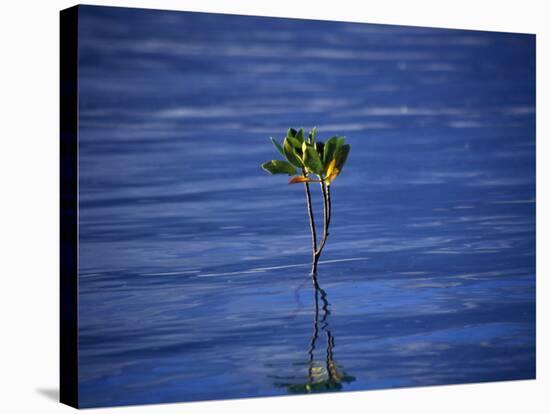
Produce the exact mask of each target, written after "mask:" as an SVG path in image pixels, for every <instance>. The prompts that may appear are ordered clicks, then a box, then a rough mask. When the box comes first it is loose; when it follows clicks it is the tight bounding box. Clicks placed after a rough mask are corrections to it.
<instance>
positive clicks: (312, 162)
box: [262, 128, 351, 276]
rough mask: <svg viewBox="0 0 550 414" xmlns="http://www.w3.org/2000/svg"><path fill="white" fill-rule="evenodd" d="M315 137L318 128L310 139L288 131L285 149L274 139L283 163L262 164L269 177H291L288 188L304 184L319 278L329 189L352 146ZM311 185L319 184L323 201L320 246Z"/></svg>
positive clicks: (314, 270) (329, 210) (329, 211)
mask: <svg viewBox="0 0 550 414" xmlns="http://www.w3.org/2000/svg"><path fill="white" fill-rule="evenodd" d="M316 135H317V131H316V128H313V129H312V130H311V131H309V134H308V136H307V137H306V136H305V133H304V130H303V129H300V130H296V129H294V128H289V129H288V131H287V133H286V137H285V138H284V139H283V143H282V145H281V144H280V143H279V142H278V141H277V140H276V139H274V138H271V141H272V142H273V145H275V148H277V151H279V153H280V154H281V155H282V156H283V157H284V160H271V161H267V162H265V163H263V164H262V168H263V169H264V170H266V171H267V172H269V173H270V174H288V175H290V176H292V178H291V179H290V181H289V184H298V183H303V184H304V188H305V192H306V209H307V214H308V216H309V226H310V230H311V247H312V252H313V253H312V265H311V275H312V276H315V275H316V274H317V263H318V262H319V257H320V256H321V252H322V251H323V248H324V247H325V244H326V242H327V238H328V235H329V232H328V230H329V226H330V218H331V214H332V205H331V200H330V186H331V184H332V182H333V181H334V179H335V178H336V177H337V176H338V175H339V174H340V173H341V172H342V168H344V164H345V163H346V160H347V158H348V154H349V151H350V148H351V147H350V145H349V144H346V143H345V138H344V137H340V136H333V137H331V138H329V139H328V140H327V141H326V142H322V141H316V140H315V137H316ZM310 183H319V185H320V187H321V194H322V197H323V235H322V237H321V239H320V241H319V242H317V230H316V227H315V218H314V214H313V208H312V204H311V191H310V188H309V184H310Z"/></svg>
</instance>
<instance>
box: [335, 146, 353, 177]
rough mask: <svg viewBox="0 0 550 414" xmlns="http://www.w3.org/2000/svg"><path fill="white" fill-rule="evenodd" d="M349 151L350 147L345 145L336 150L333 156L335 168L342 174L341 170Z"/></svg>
mask: <svg viewBox="0 0 550 414" xmlns="http://www.w3.org/2000/svg"><path fill="white" fill-rule="evenodd" d="M350 149H351V146H350V145H349V144H345V145H342V146H341V147H340V148H338V150H337V151H336V154H334V159H335V160H336V168H338V170H339V171H340V172H342V168H344V164H345V163H346V160H347V159H348V154H349V151H350Z"/></svg>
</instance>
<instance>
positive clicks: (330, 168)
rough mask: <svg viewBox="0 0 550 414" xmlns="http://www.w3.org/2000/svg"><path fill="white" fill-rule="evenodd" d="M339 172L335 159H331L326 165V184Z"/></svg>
mask: <svg viewBox="0 0 550 414" xmlns="http://www.w3.org/2000/svg"><path fill="white" fill-rule="evenodd" d="M338 174H340V170H339V169H338V168H336V160H335V159H333V160H332V161H331V162H330V163H329V165H328V167H327V173H326V177H325V181H326V183H327V184H328V185H330V183H331V182H332V181H333V180H334V179H335V178H336V177H337V176H338Z"/></svg>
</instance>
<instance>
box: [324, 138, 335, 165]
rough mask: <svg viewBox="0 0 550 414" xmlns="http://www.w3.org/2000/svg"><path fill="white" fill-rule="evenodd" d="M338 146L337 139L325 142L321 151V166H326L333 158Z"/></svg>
mask: <svg viewBox="0 0 550 414" xmlns="http://www.w3.org/2000/svg"><path fill="white" fill-rule="evenodd" d="M337 145H338V137H336V136H335V137H331V138H329V139H328V140H327V142H325V148H324V149H323V164H324V165H325V166H328V165H329V164H330V162H331V161H332V158H333V157H334V153H335V152H336V149H337Z"/></svg>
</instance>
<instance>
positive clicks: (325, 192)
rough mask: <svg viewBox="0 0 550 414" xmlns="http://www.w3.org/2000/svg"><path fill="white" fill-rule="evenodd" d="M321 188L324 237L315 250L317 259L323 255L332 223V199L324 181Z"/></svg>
mask: <svg viewBox="0 0 550 414" xmlns="http://www.w3.org/2000/svg"><path fill="white" fill-rule="evenodd" d="M321 190H322V192H323V213H324V222H323V238H322V239H321V242H320V243H319V248H318V250H317V251H316V252H315V256H316V260H319V257H320V256H321V252H322V251H323V248H324V247H325V243H326V242H327V238H328V234H329V233H328V226H329V224H330V201H329V200H330V199H329V194H328V189H327V185H326V183H325V182H324V181H323V182H321Z"/></svg>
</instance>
